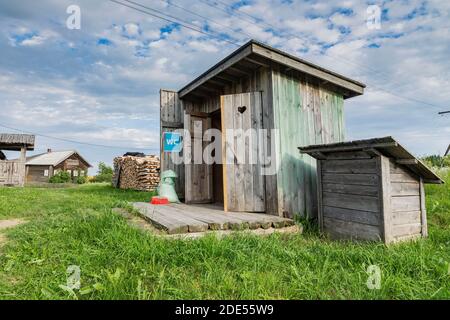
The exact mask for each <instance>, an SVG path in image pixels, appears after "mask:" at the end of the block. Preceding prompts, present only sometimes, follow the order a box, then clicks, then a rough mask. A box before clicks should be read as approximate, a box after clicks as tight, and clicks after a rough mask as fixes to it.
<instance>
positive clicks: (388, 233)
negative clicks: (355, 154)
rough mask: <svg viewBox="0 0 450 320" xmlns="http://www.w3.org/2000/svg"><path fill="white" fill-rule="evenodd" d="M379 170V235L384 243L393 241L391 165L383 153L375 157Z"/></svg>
mask: <svg viewBox="0 0 450 320" xmlns="http://www.w3.org/2000/svg"><path fill="white" fill-rule="evenodd" d="M377 162H378V170H379V177H380V180H379V193H378V197H379V202H380V218H381V219H380V222H381V225H380V227H381V231H382V232H381V235H382V238H383V241H384V243H385V244H389V243H391V242H393V240H394V239H393V236H392V210H391V165H390V159H389V158H388V157H385V156H383V155H379V156H378V157H377Z"/></svg>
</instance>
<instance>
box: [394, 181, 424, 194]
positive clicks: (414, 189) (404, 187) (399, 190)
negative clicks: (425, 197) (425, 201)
mask: <svg viewBox="0 0 450 320" xmlns="http://www.w3.org/2000/svg"><path fill="white" fill-rule="evenodd" d="M419 195H420V184H419V183H418V182H410V183H399V182H392V183H391V196H393V197H395V196H419Z"/></svg>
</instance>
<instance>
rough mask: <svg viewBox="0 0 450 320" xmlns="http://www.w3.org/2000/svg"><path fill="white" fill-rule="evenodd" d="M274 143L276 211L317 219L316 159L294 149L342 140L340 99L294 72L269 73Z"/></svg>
mask: <svg viewBox="0 0 450 320" xmlns="http://www.w3.org/2000/svg"><path fill="white" fill-rule="evenodd" d="M272 85H273V110H274V122H275V127H277V128H279V130H280V139H279V141H278V145H279V154H278V158H279V160H278V161H280V163H279V168H280V169H279V173H278V177H277V185H278V212H279V215H283V216H288V217H292V216H293V215H296V214H299V215H300V216H303V217H309V218H313V217H316V216H317V209H318V207H317V170H316V160H315V159H313V158H312V157H310V156H309V155H306V154H300V153H299V151H298V147H300V146H307V145H312V144H323V143H332V142H341V141H344V131H345V129H344V115H343V109H344V100H343V96H342V95H340V94H338V93H335V92H333V91H331V90H329V89H328V88H326V87H323V86H319V85H318V84H315V83H313V82H312V80H310V79H308V78H306V77H304V76H301V75H299V74H297V73H294V72H282V71H280V70H277V69H274V71H273V73H272Z"/></svg>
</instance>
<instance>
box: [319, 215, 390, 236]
mask: <svg viewBox="0 0 450 320" xmlns="http://www.w3.org/2000/svg"><path fill="white" fill-rule="evenodd" d="M324 231H325V233H328V234H329V235H330V236H331V237H332V238H337V239H359V240H372V241H379V240H380V239H381V235H380V228H379V227H376V226H370V225H366V224H361V223H355V222H350V221H342V220H338V219H332V218H327V217H324Z"/></svg>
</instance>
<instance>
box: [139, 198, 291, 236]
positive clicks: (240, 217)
mask: <svg viewBox="0 0 450 320" xmlns="http://www.w3.org/2000/svg"><path fill="white" fill-rule="evenodd" d="M133 207H134V209H136V210H137V211H138V212H139V213H140V214H141V215H142V217H143V218H145V219H146V220H147V221H149V222H150V223H152V224H153V225H154V226H155V227H156V228H158V229H161V230H164V231H166V232H167V233H168V234H179V233H190V232H205V231H208V230H245V229H258V228H263V229H268V228H283V227H288V226H292V225H294V221H293V220H291V219H286V218H280V217H277V216H272V215H268V214H262V213H249V212H224V211H223V208H221V207H218V206H214V205H186V204H183V203H171V204H169V205H152V204H150V203H145V202H136V203H133Z"/></svg>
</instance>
